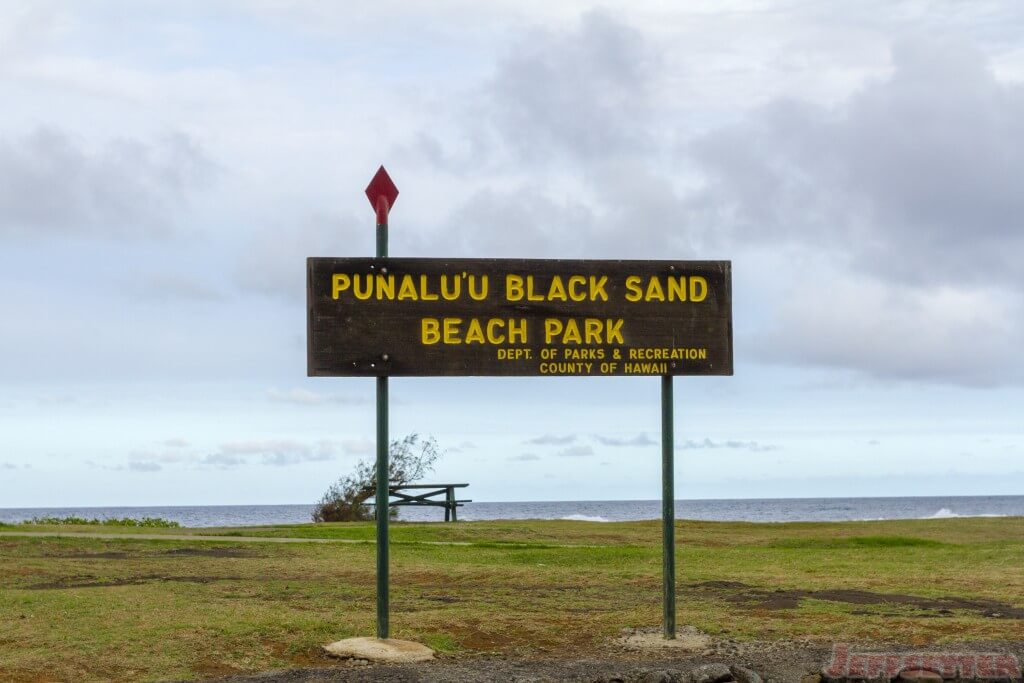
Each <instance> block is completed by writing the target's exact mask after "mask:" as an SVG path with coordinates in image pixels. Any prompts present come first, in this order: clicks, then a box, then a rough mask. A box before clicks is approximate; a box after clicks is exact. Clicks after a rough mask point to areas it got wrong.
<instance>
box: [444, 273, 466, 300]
mask: <svg viewBox="0 0 1024 683" xmlns="http://www.w3.org/2000/svg"><path fill="white" fill-rule="evenodd" d="M449 278H451V283H450V284H451V287H450V288H449ZM461 293H462V280H460V279H459V276H458V275H442V276H441V296H442V297H443V298H444V300H445V301H456V300H457V299H458V298H459V294H461Z"/></svg>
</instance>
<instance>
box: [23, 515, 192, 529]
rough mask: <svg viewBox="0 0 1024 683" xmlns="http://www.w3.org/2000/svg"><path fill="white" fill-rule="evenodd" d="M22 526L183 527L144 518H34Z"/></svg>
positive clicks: (156, 518)
mask: <svg viewBox="0 0 1024 683" xmlns="http://www.w3.org/2000/svg"><path fill="white" fill-rule="evenodd" d="M22 524H27V525H33V526H120V527H129V528H132V529H138V528H147V529H148V528H154V529H179V528H181V525H180V524H178V523H177V522H172V521H170V520H167V519H163V518H162V517H143V518H142V519H133V518H131V517H108V518H104V519H97V518H95V517H93V518H83V517H33V518H32V519H27V520H25V521H23V522H22Z"/></svg>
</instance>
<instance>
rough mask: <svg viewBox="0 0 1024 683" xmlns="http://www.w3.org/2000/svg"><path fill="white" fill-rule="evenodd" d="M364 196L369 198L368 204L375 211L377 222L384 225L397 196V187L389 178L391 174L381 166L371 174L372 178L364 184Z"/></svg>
mask: <svg viewBox="0 0 1024 683" xmlns="http://www.w3.org/2000/svg"><path fill="white" fill-rule="evenodd" d="M366 197H367V198H368V199H369V200H370V206H372V207H373V210H374V211H376V212H377V223H379V224H380V225H384V224H385V223H387V222H388V212H390V211H391V207H392V206H394V205H395V199H397V198H398V188H397V187H395V183H394V182H393V181H392V180H391V176H389V175H388V172H387V171H385V170H384V167H383V166H381V167H380V168H378V169H377V173H376V174H375V175H374V176H373V180H371V181H370V184H369V185H367V186H366Z"/></svg>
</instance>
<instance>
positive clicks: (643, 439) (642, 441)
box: [594, 433, 658, 446]
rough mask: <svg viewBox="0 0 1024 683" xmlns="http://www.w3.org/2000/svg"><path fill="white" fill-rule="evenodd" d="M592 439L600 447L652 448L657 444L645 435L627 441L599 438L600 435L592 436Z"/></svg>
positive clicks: (609, 437) (607, 437)
mask: <svg viewBox="0 0 1024 683" xmlns="http://www.w3.org/2000/svg"><path fill="white" fill-rule="evenodd" d="M594 438H595V439H596V440H597V442H598V443H600V444H601V445H602V446H654V445H656V444H657V443H658V442H657V441H655V440H654V439H652V438H651V437H649V436H647V434H646V433H641V434H637V435H636V436H634V437H631V438H629V439H621V438H616V437H611V436H601V435H600V434H594Z"/></svg>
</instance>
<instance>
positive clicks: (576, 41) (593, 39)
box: [485, 11, 657, 160]
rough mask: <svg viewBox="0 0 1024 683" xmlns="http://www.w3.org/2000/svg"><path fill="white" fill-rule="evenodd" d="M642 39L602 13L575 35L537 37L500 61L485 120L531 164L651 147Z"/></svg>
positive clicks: (590, 16) (648, 61) (648, 62)
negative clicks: (537, 161) (539, 161)
mask: <svg viewBox="0 0 1024 683" xmlns="http://www.w3.org/2000/svg"><path fill="white" fill-rule="evenodd" d="M656 64H657V56H656V55H655V54H653V52H652V51H651V49H650V48H649V46H648V45H647V43H646V42H645V40H644V38H643V36H642V34H641V33H640V32H638V31H636V30H634V29H632V28H630V27H629V26H627V25H625V24H624V23H622V22H620V21H618V20H616V19H615V18H613V17H612V16H610V15H608V14H606V13H605V12H601V11H591V12H588V13H586V14H584V15H582V17H581V18H580V22H579V26H578V28H577V29H576V30H575V31H571V32H547V31H535V32H533V33H531V34H529V35H528V36H527V37H525V39H523V40H522V41H521V42H520V43H519V44H518V45H516V46H515V47H514V49H513V50H512V51H511V52H510V53H509V54H508V55H507V56H506V57H505V58H504V59H503V60H502V61H501V62H500V63H499V65H498V68H497V71H496V73H495V75H494V78H493V80H492V82H491V83H490V84H489V86H488V88H487V90H486V98H485V101H486V102H487V107H488V108H487V117H486V119H487V120H488V121H492V122H493V123H494V125H495V126H496V127H497V128H498V130H499V132H500V134H501V136H502V139H503V140H504V142H505V143H506V144H507V145H509V146H511V147H512V149H513V150H514V152H515V153H516V155H517V156H519V157H520V158H522V159H526V160H539V159H549V158H551V157H553V156H560V155H564V156H567V157H569V158H571V159H576V160H578V159H583V160H587V159H598V158H599V159H601V160H607V158H608V157H609V155H614V154H615V153H616V151H619V150H626V151H629V152H630V153H634V152H636V151H637V150H638V149H643V148H646V147H647V146H649V144H650V142H649V139H650V129H651V128H650V126H649V125H647V123H648V122H649V120H650V117H649V114H650V111H651V104H650V100H649V96H650V92H649V85H650V74H651V73H652V72H653V71H654V70H655V66H656Z"/></svg>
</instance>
